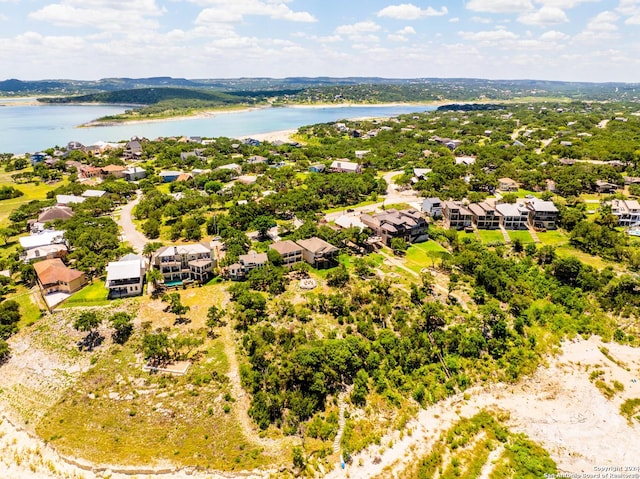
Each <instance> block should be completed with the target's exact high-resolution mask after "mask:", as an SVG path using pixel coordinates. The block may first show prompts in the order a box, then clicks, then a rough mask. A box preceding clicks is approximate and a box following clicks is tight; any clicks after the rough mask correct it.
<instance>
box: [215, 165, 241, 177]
mask: <svg viewBox="0 0 640 479" xmlns="http://www.w3.org/2000/svg"><path fill="white" fill-rule="evenodd" d="M216 170H231V171H232V172H233V173H234V174H235V176H237V175H239V174H240V173H242V166H240V165H239V164H237V163H229V164H227V165H221V166H218V167H217V168H216Z"/></svg>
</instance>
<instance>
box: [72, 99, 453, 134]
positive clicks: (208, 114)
mask: <svg viewBox="0 0 640 479" xmlns="http://www.w3.org/2000/svg"><path fill="white" fill-rule="evenodd" d="M449 103H451V102H441V101H437V102H416V103H413V102H391V103H314V104H309V105H305V104H292V105H277V106H274V105H261V106H250V107H244V108H237V109H208V110H202V111H198V112H196V113H194V114H192V115H176V116H174V117H169V118H146V119H140V120H136V119H125V120H122V121H112V120H104V121H101V120H99V119H98V120H92V121H89V122H87V123H83V124H81V125H78V126H77V128H93V127H108V126H123V125H138V124H144V123H159V122H165V121H183V120H196V119H201V118H212V117H215V116H218V115H227V114H231V113H245V112H249V111H254V110H264V109H267V108H292V109H310V110H315V109H318V110H319V109H323V108H335V109H339V108H390V107H407V106H441V105H446V104H449ZM76 105H77V103H76Z"/></svg>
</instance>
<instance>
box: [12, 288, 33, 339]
mask: <svg viewBox="0 0 640 479" xmlns="http://www.w3.org/2000/svg"><path fill="white" fill-rule="evenodd" d="M7 299H12V300H14V301H15V302H17V303H18V304H19V305H20V323H18V327H19V328H20V329H22V328H23V327H25V326H30V325H32V324H33V323H35V322H36V321H37V320H38V319H40V316H41V313H40V307H39V306H38V305H37V304H36V303H34V302H33V299H32V294H31V291H30V290H28V289H27V288H25V287H24V286H22V285H19V286H18V287H16V292H15V293H14V294H12V295H11V296H9V297H7Z"/></svg>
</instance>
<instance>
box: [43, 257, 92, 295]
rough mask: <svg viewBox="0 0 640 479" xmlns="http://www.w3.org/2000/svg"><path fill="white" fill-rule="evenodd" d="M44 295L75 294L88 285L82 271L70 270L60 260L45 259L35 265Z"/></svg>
mask: <svg viewBox="0 0 640 479" xmlns="http://www.w3.org/2000/svg"><path fill="white" fill-rule="evenodd" d="M33 269H35V271H36V276H37V277H38V285H39V286H40V288H41V289H42V293H43V294H49V293H56V292H62V293H68V294H71V293H75V292H76V291H78V290H79V289H81V288H82V287H83V286H84V285H86V284H87V277H86V276H85V275H84V273H82V272H81V271H77V270H75V269H72V268H68V267H67V266H66V265H65V264H64V263H63V262H62V260H61V259H60V258H53V259H45V260H43V261H40V262H38V263H35V264H34V265H33Z"/></svg>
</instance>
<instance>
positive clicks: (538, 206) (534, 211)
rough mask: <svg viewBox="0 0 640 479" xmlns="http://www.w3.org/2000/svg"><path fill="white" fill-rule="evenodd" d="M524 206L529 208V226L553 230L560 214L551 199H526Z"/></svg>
mask: <svg viewBox="0 0 640 479" xmlns="http://www.w3.org/2000/svg"><path fill="white" fill-rule="evenodd" d="M525 206H526V207H527V209H528V210H529V226H531V227H533V228H544V229H548V230H554V229H556V228H557V226H556V222H557V221H558V217H559V216H560V212H559V211H558V208H556V206H555V205H554V204H553V202H552V201H543V200H540V199H537V198H534V199H532V200H528V201H526V203H525Z"/></svg>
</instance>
